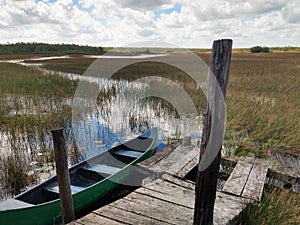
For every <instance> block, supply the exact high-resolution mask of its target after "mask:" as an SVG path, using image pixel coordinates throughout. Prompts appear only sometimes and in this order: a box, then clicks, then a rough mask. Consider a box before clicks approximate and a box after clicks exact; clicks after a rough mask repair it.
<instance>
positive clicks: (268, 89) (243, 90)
mask: <svg viewBox="0 0 300 225" xmlns="http://www.w3.org/2000/svg"><path fill="white" fill-rule="evenodd" d="M299 65H300V54H294V53H285V54H282V53H280V54H275V53H270V54H262V55H253V54H233V60H232V65H231V71H230V78H229V82H228V92H227V126H226V129H227V130H226V135H225V146H226V147H227V149H228V151H232V152H233V155H245V154H248V155H252V156H258V157H261V158H264V157H266V156H268V155H269V153H271V152H281V153H291V154H295V155H298V156H299V155H300V152H299V143H300V99H299V97H298V95H297V93H300V70H299Z"/></svg>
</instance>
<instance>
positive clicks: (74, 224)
mask: <svg viewBox="0 0 300 225" xmlns="http://www.w3.org/2000/svg"><path fill="white" fill-rule="evenodd" d="M68 225H83V224H82V223H79V222H77V221H73V222H71V223H68Z"/></svg>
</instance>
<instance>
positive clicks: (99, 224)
mask: <svg viewBox="0 0 300 225" xmlns="http://www.w3.org/2000/svg"><path fill="white" fill-rule="evenodd" d="M76 222H77V223H79V224H84V225H120V224H125V223H122V222H118V221H116V220H113V219H110V218H107V217H104V216H100V215H98V214H96V213H90V214H88V215H87V216H85V217H82V218H81V219H79V220H77V221H76Z"/></svg>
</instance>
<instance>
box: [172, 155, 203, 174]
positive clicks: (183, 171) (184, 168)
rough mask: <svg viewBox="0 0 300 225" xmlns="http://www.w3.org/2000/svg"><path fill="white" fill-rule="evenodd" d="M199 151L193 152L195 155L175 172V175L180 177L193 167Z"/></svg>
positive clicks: (195, 164)
mask: <svg viewBox="0 0 300 225" xmlns="http://www.w3.org/2000/svg"><path fill="white" fill-rule="evenodd" d="M199 155H200V151H199V152H197V154H195V156H194V157H193V158H192V159H190V160H189V161H188V163H187V164H186V165H185V166H184V167H183V168H182V169H181V170H179V171H178V172H177V176H178V177H180V178H184V177H185V176H186V175H187V174H188V173H189V172H190V171H191V170H192V169H194V168H195V167H196V166H197V165H198V162H199V157H200V156H199Z"/></svg>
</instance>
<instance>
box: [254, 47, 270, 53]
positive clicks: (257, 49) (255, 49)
mask: <svg viewBox="0 0 300 225" xmlns="http://www.w3.org/2000/svg"><path fill="white" fill-rule="evenodd" d="M250 51H251V52H252V53H259V52H270V49H269V48H268V47H261V46H254V47H252V48H250Z"/></svg>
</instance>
